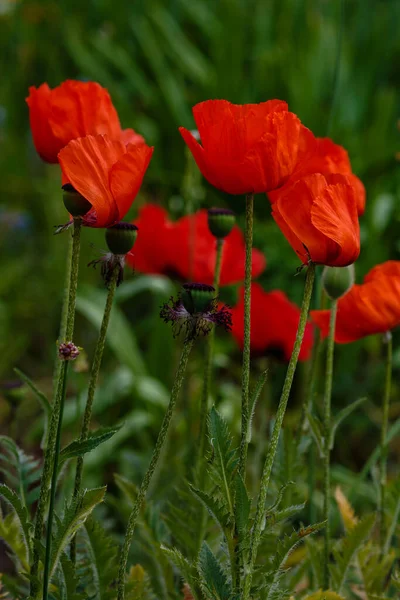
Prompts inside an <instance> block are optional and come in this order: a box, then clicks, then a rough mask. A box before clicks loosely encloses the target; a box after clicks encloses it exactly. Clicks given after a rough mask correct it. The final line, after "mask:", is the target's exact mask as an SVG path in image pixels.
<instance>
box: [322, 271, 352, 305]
mask: <svg viewBox="0 0 400 600" xmlns="http://www.w3.org/2000/svg"><path fill="white" fill-rule="evenodd" d="M353 283H354V265H349V266H348V267H325V268H324V270H323V272H322V285H323V288H324V290H325V292H326V293H327V295H328V296H329V298H331V299H332V300H338V299H339V298H341V297H342V296H344V295H345V294H347V292H348V291H349V289H350V288H351V286H352V285H353Z"/></svg>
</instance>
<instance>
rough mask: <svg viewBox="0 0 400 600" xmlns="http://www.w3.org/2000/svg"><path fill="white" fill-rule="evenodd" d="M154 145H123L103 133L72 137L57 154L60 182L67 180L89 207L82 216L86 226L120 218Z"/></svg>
mask: <svg viewBox="0 0 400 600" xmlns="http://www.w3.org/2000/svg"><path fill="white" fill-rule="evenodd" d="M152 154H153V148H149V146H147V145H146V144H139V145H133V144H128V145H127V146H125V144H123V143H122V142H118V141H115V140H111V139H110V138H109V137H108V136H106V135H96V136H92V135H88V136H86V137H83V138H78V139H76V140H72V141H71V142H70V143H69V144H68V145H67V146H66V147H65V148H63V149H62V150H61V151H60V152H59V154H58V159H59V163H60V166H61V170H62V175H63V183H64V184H66V183H70V184H71V185H72V186H73V188H74V189H75V190H76V191H77V192H79V193H80V194H81V195H82V196H83V197H84V198H86V200H87V201H88V202H90V204H91V205H92V209H91V210H90V211H89V212H88V213H87V214H86V215H85V217H84V218H83V224H84V225H86V226H89V227H110V226H111V225H114V224H115V223H116V222H118V221H120V220H121V219H123V217H124V216H125V215H126V213H127V212H128V210H129V209H130V207H131V205H132V202H133V201H134V199H135V197H136V195H137V193H138V192H139V189H140V186H141V184H142V180H143V177H144V174H145V172H146V170H147V167H148V166H149V162H150V159H151V156H152Z"/></svg>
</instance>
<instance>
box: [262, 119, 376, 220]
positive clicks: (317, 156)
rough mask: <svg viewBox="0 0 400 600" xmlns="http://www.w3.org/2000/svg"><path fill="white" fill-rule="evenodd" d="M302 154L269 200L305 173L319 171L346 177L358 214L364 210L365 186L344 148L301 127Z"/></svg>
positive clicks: (276, 197) (275, 197)
mask: <svg viewBox="0 0 400 600" xmlns="http://www.w3.org/2000/svg"><path fill="white" fill-rule="evenodd" d="M301 138H302V155H301V159H300V160H299V161H298V163H297V165H296V167H295V169H294V171H293V173H292V175H291V176H290V177H289V179H288V181H287V182H286V183H285V185H284V186H283V187H282V188H280V189H279V190H275V191H272V192H271V193H270V194H269V199H270V200H271V202H275V201H276V200H277V199H278V198H279V196H280V195H282V194H284V193H285V192H286V191H287V189H288V187H290V186H291V185H293V184H294V183H295V182H296V181H298V180H299V179H302V178H303V177H305V176H306V175H312V174H314V173H321V175H329V174H330V173H339V174H340V175H345V176H346V177H347V180H348V183H349V184H350V185H352V186H353V187H354V190H355V195H356V199H357V210H358V214H359V215H362V214H363V213H364V211H365V188H364V185H363V183H362V182H361V180H360V179H359V178H358V177H357V176H356V175H354V173H353V171H352V169H351V164H350V160H349V155H348V154H347V152H346V150H345V149H344V148H343V147H342V146H339V145H338V144H335V143H334V142H333V141H332V140H331V139H330V138H315V137H314V135H313V134H312V133H311V132H310V131H309V130H307V129H305V128H303V129H302V135H301Z"/></svg>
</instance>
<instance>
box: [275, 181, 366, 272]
mask: <svg viewBox="0 0 400 600" xmlns="http://www.w3.org/2000/svg"><path fill="white" fill-rule="evenodd" d="M272 216H273V217H274V219H275V221H276V223H277V224H278V225H279V227H280V229H281V231H282V233H283V234H284V236H285V237H286V239H287V240H288V242H289V244H290V245H291V246H292V248H293V250H294V251H295V252H296V253H297V254H298V256H299V258H300V259H301V260H302V262H303V263H304V264H307V263H308V261H309V260H310V259H311V260H312V261H313V262H314V263H316V264H322V265H329V266H333V267H344V266H346V265H350V264H352V263H353V262H354V261H355V260H356V259H357V258H358V255H359V253H360V226H359V223H358V214H357V205H356V199H355V191H354V188H353V186H351V185H349V183H348V181H347V179H346V178H345V177H344V176H343V175H335V174H332V175H326V176H325V177H324V176H323V175H320V174H314V175H309V176H307V177H304V178H303V179H300V180H299V181H297V182H296V183H294V184H293V185H292V186H290V187H289V188H288V189H287V191H286V193H284V194H282V195H279V197H278V199H277V200H276V202H274V203H273V205H272Z"/></svg>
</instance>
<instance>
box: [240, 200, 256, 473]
mask: <svg viewBox="0 0 400 600" xmlns="http://www.w3.org/2000/svg"><path fill="white" fill-rule="evenodd" d="M253 212H254V194H247V196H246V231H245V239H246V263H245V277H244V340H243V366H242V431H241V440H240V456H239V473H240V474H241V476H242V477H243V478H244V475H245V471H246V459H247V447H248V441H247V439H248V427H249V384H250V307H251V257H252V246H253Z"/></svg>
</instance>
